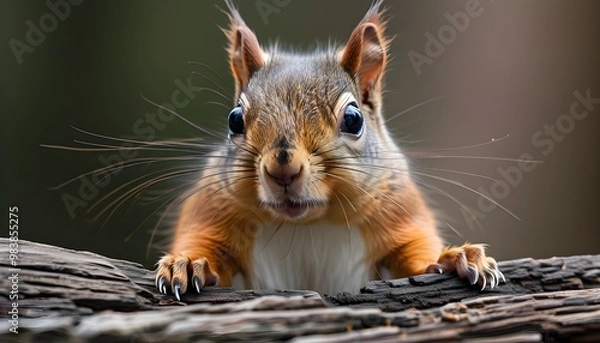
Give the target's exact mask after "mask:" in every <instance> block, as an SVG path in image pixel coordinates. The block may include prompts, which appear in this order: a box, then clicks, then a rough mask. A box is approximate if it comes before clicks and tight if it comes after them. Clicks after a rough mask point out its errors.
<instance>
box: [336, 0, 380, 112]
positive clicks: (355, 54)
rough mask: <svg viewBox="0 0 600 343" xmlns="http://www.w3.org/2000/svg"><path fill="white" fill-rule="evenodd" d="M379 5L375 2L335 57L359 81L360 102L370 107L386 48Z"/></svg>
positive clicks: (376, 90)
mask: <svg viewBox="0 0 600 343" xmlns="http://www.w3.org/2000/svg"><path fill="white" fill-rule="evenodd" d="M381 2H382V1H376V2H375V3H374V4H373V5H372V6H371V8H370V9H369V11H368V12H367V14H366V15H365V17H364V18H363V20H362V21H361V22H360V24H358V26H357V27H356V28H355V29H354V31H352V34H351V35H350V39H348V43H346V46H345V47H344V49H343V50H342V51H341V52H340V54H339V55H338V56H339V61H340V64H341V66H342V67H343V68H344V69H345V70H346V71H347V72H348V73H349V74H350V75H351V76H352V77H353V78H354V79H355V80H357V81H358V85H359V87H360V91H361V93H362V94H361V95H362V101H363V102H364V103H371V104H372V103H373V101H375V100H376V99H374V96H375V95H376V94H379V90H380V88H381V78H382V75H383V71H384V70H385V65H386V60H387V48H388V45H389V41H388V40H387V39H386V38H385V36H384V31H385V22H384V21H382V19H381V16H382V12H383V11H381V10H380V8H379V7H380V5H381Z"/></svg>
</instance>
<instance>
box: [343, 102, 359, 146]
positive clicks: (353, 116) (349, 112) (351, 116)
mask: <svg viewBox="0 0 600 343" xmlns="http://www.w3.org/2000/svg"><path fill="white" fill-rule="evenodd" d="M364 127H365V118H364V117H363V114H362V112H361V111H360V109H358V105H357V104H356V103H355V102H351V103H349V104H348V106H346V109H345V110H344V118H343V119H342V125H341V126H340V131H341V132H344V133H349V134H352V135H354V136H356V138H358V137H360V136H361V135H362V133H363V131H364Z"/></svg>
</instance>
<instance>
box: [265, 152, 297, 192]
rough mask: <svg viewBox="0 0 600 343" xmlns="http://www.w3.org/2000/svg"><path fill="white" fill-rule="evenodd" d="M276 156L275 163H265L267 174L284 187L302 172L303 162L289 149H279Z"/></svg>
mask: <svg viewBox="0 0 600 343" xmlns="http://www.w3.org/2000/svg"><path fill="white" fill-rule="evenodd" d="M274 157H275V159H274V161H273V163H267V164H266V165H265V174H266V175H267V176H268V177H269V178H271V179H272V180H273V181H275V182H276V183H277V184H278V185H280V186H282V187H287V186H289V185H291V184H292V183H293V182H294V181H295V180H296V179H298V177H299V176H300V174H301V173H302V169H303V166H302V163H301V162H300V161H299V160H297V159H293V158H292V153H291V152H290V151H288V150H287V149H281V150H279V151H278V152H277V153H276V154H275V156H274Z"/></svg>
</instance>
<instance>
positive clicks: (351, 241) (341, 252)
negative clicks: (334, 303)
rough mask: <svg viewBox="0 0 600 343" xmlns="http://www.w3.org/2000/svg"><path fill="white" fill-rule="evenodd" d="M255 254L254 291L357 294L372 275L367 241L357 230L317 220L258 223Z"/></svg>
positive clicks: (253, 267)
mask: <svg viewBox="0 0 600 343" xmlns="http://www.w3.org/2000/svg"><path fill="white" fill-rule="evenodd" d="M254 242H255V243H254V250H253V257H252V272H251V274H252V287H253V288H255V289H265V288H275V289H311V290H315V291H317V292H319V293H321V294H337V293H339V292H352V293H357V292H358V291H359V290H360V288H361V287H363V286H364V284H365V282H366V281H368V280H369V279H371V278H372V277H373V276H374V275H372V274H373V270H374V269H373V266H370V265H368V263H367V262H366V261H367V259H366V253H367V251H366V247H365V242H364V239H363V237H362V235H361V233H360V231H359V230H358V229H357V228H350V229H349V228H348V227H346V226H338V225H331V224H328V223H326V222H318V223H315V224H312V225H306V226H296V225H283V226H282V227H280V228H279V229H278V228H277V226H275V225H274V226H272V227H270V226H265V227H259V228H258V232H257V236H256V239H255V241H254Z"/></svg>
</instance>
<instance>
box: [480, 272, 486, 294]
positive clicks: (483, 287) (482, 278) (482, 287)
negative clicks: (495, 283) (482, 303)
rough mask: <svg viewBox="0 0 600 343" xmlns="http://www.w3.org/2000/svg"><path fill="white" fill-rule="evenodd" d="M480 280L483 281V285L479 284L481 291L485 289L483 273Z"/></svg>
mask: <svg viewBox="0 0 600 343" xmlns="http://www.w3.org/2000/svg"><path fill="white" fill-rule="evenodd" d="M481 280H482V281H483V285H482V286H481V290H482V291H483V290H484V289H485V286H486V285H487V283H486V280H485V275H481Z"/></svg>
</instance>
